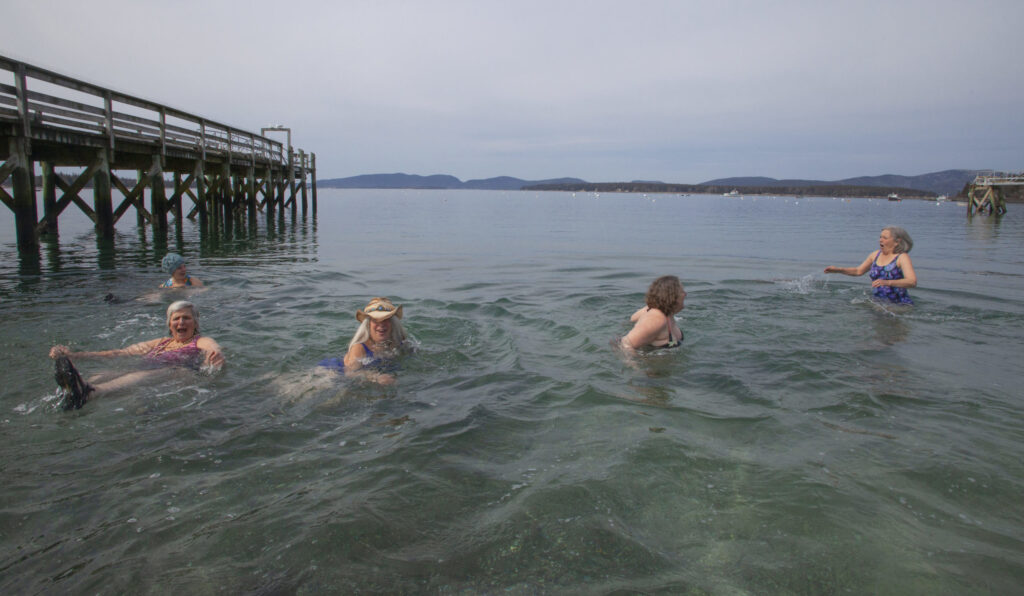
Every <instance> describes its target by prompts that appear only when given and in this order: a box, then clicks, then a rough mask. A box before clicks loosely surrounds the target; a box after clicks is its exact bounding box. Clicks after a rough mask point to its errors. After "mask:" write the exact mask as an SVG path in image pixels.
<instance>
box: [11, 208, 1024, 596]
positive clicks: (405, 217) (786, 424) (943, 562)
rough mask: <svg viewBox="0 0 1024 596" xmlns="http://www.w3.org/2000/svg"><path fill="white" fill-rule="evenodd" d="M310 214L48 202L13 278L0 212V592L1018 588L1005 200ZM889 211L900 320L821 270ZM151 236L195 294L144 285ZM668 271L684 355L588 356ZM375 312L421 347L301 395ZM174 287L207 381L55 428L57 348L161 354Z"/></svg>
mask: <svg viewBox="0 0 1024 596" xmlns="http://www.w3.org/2000/svg"><path fill="white" fill-rule="evenodd" d="M319 197H320V201H319V213H318V216H317V217H316V218H314V217H313V216H312V215H309V216H306V217H303V216H302V215H301V214H300V215H299V216H298V217H297V218H295V219H293V218H292V217H291V216H290V214H289V215H288V216H287V217H285V218H283V219H279V220H274V221H272V222H270V223H269V225H268V223H267V222H266V221H260V222H257V223H255V224H253V225H248V224H239V225H237V226H235V227H234V228H233V229H232V230H231V234H230V235H227V236H226V235H224V234H218V233H215V232H213V231H211V230H200V229H199V228H198V226H197V225H195V224H193V223H190V222H186V223H185V225H184V226H183V229H181V230H176V229H174V227H173V225H172V227H171V231H170V233H169V234H168V237H166V238H161V237H154V235H153V233H152V231H151V230H141V231H140V229H139V228H138V227H137V226H136V225H135V221H134V218H133V217H131V216H130V215H129V216H128V217H126V218H125V219H124V221H122V222H121V223H120V224H119V226H118V236H117V238H116V239H115V241H114V242H113V243H112V244H111V243H104V242H102V241H98V240H96V238H95V236H94V235H93V233H92V232H91V231H90V229H89V222H88V221H86V220H85V218H84V217H83V216H82V215H81V214H76V213H72V212H71V210H72V209H74V207H71V208H70V209H69V210H68V212H67V213H66V215H65V217H63V218H62V221H61V225H62V232H61V237H60V240H59V242H56V243H49V244H44V245H43V247H42V248H41V249H40V251H39V255H38V258H34V257H32V256H29V257H25V256H23V255H22V256H19V255H18V253H17V251H16V249H15V246H14V235H13V234H14V231H13V223H12V217H11V215H10V213H9V212H8V211H7V210H6V209H3V210H0V212H2V214H0V331H2V333H0V345H2V347H0V350H2V352H0V353H2V357H3V360H4V364H5V365H4V366H3V367H2V368H0V466H2V477H3V482H4V484H5V486H4V490H3V491H2V493H0V591H2V592H3V593H8V594H13V593H126V592H127V593H141V594H147V593H150V594H166V593H173V592H174V591H178V592H183V593H192V594H221V593H228V594H235V593H258V594H319V593H324V592H328V593H330V592H333V593H441V594H448V593H466V594H476V593H511V594H535V593H558V594H566V593H568V594H573V593H575V594H596V593H635V592H641V593H666V594H669V593H671V594H677V593H686V594H703V593H709V594H766V593H773V594H828V593H854V594H865V593H871V594H1008V593H1015V592H1019V591H1020V589H1021V586H1022V585H1024V508H1022V507H1021V503H1022V499H1024V464H1022V463H1021V461H1022V458H1021V453H1024V402H1022V397H1021V389H1020V380H1021V379H1022V378H1024V365H1022V362H1024V359H1022V357H1021V356H1022V354H1024V300H1022V297H1024V206H1017V205H1011V206H1010V213H1009V214H1008V215H1007V216H1005V217H1003V218H1001V219H995V218H990V217H974V218H973V219H968V218H967V217H966V215H965V211H966V207H963V206H958V205H956V204H953V203H944V204H936V203H932V202H923V201H902V202H899V203H891V202H888V201H880V200H868V199H856V200H849V201H846V200H838V199H830V198H802V199H794V198H792V197H788V198H787V197H774V198H768V197H757V198H754V197H743V198H726V197H714V196H672V195H640V194H601V195H595V194H593V193H576V194H572V193H530V192H509V193H503V192H486V191H429V190H394V191H383V190H380V191H369V190H366V191H364V190H346V191H339V190H326V189H325V190H321V191H320V193H319ZM885 225H901V226H903V227H905V228H907V229H908V231H909V232H910V233H911V235H912V236H913V237H914V240H915V246H914V250H913V251H912V253H911V257H912V258H913V262H914V266H915V269H916V271H917V274H918V278H919V287H917V288H915V289H913V290H911V295H912V296H913V298H914V299H915V301H916V305H915V306H914V307H911V308H902V309H900V308H885V307H881V306H879V305H876V304H875V303H873V302H872V301H871V300H869V299H868V296H869V286H870V283H869V280H868V279H867V277H866V276H865V277H862V278H851V277H845V276H838V275H829V276H826V275H824V274H823V273H822V269H823V268H824V267H825V266H826V265H832V264H834V265H847V266H849V265H857V264H859V263H860V262H861V261H862V260H863V259H864V258H865V257H866V256H867V255H868V253H870V252H871V251H873V250H874V249H875V248H877V239H878V233H879V230H880V229H881V228H882V227H883V226H885ZM168 249H171V250H177V251H179V252H181V253H182V254H183V255H185V257H186V259H187V260H188V262H189V271H190V272H191V273H192V274H194V275H196V276H198V277H200V278H201V279H202V280H204V281H205V282H206V283H207V284H208V285H209V287H208V288H207V289H206V290H204V291H199V292H194V293H188V292H185V293H176V294H170V293H163V294H161V293H155V292H154V291H153V288H155V287H156V286H157V285H158V284H159V283H161V282H162V281H163V280H164V279H165V277H166V276H165V275H163V274H162V272H161V271H160V270H159V260H160V258H161V257H162V256H163V254H164V253H165V252H166V251H167V250H168ZM663 274H675V275H678V276H679V277H680V278H681V279H682V280H683V282H684V284H685V286H686V289H687V292H688V298H687V301H686V308H685V310H683V311H682V312H681V313H680V314H679V315H678V317H677V319H678V321H679V324H680V327H682V329H683V330H684V332H685V335H686V340H685V343H684V345H683V347H682V348H681V349H677V350H671V351H662V352H654V353H650V354H645V355H643V356H641V357H637V358H632V359H627V358H624V357H623V355H621V354H620V353H618V352H617V351H616V350H614V349H613V348H612V347H611V346H610V340H612V338H614V337H616V336H619V335H622V334H623V333H625V332H626V331H628V329H629V323H628V317H629V315H630V314H631V313H632V312H633V311H634V310H635V309H636V308H639V307H640V306H641V305H642V303H643V294H644V291H645V290H646V288H647V285H648V284H649V283H650V282H651V280H653V279H654V278H655V277H657V276H659V275H663ZM107 294H112V295H113V296H114V297H116V300H114V301H110V302H108V301H105V300H104V297H105V296H106V295H107ZM378 295H381V296H389V297H390V298H392V299H393V300H394V301H395V302H396V303H400V304H403V305H404V310H405V319H404V323H405V326H406V328H407V330H408V331H409V332H410V333H411V334H412V335H413V336H414V337H415V339H416V341H417V343H418V345H419V350H418V352H417V353H416V354H414V355H412V356H409V357H407V358H405V359H404V360H403V361H402V363H401V370H400V371H399V372H398V378H399V381H398V383H397V384H396V385H395V386H392V387H379V386H375V385H365V384H359V383H351V382H346V381H344V380H340V379H331V378H325V377H324V376H323V375H319V374H316V372H315V371H314V364H315V363H316V362H317V361H319V360H320V359H321V358H323V357H325V356H330V355H341V354H342V353H343V352H344V350H345V348H346V346H347V343H348V340H349V338H350V337H351V334H352V333H353V331H354V330H355V327H356V321H355V319H354V311H355V310H356V309H357V308H359V307H361V306H363V305H364V304H365V303H366V301H367V300H368V299H369V298H370V297H373V296H378ZM183 296H190V298H191V299H192V300H193V301H194V302H196V303H197V304H198V305H199V308H200V311H201V318H200V324H201V329H202V331H203V333H205V334H207V335H209V336H211V337H213V338H215V339H216V340H217V341H218V342H219V343H220V344H221V345H222V346H223V348H224V350H225V353H226V356H227V358H228V366H227V367H226V368H225V370H224V371H222V372H221V373H219V374H213V375H208V374H199V375H193V374H191V373H183V374H182V375H181V376H180V377H177V378H172V379H170V380H169V381H166V382H163V383H161V384H160V385H159V386H148V387H139V388H136V389H132V390H128V391H123V392H121V393H116V394H111V395H106V396H102V397H99V398H97V399H95V400H93V401H91V402H89V403H88V404H87V405H86V406H85V407H84V408H83V409H82V410H79V411H75V412H63V411H59V410H58V409H57V408H56V402H55V400H54V398H53V392H54V389H55V385H54V381H53V365H52V361H51V360H49V359H48V358H47V356H46V353H47V350H48V349H49V347H50V346H51V345H53V344H55V343H66V344H70V345H71V346H72V347H73V348H75V349H84V350H94V349H108V348H113V347H121V346H125V345H128V344H131V343H134V342H138V341H143V340H147V339H151V338H154V337H158V336H160V335H162V334H163V333H164V332H165V329H164V325H163V321H164V314H163V311H164V309H165V308H166V305H167V304H168V303H169V302H170V301H171V300H172V299H176V298H181V297H183ZM78 365H79V368H80V369H81V370H82V371H83V373H85V374H86V375H90V374H93V373H99V372H102V371H104V370H110V369H116V370H126V369H129V368H130V367H131V366H133V363H132V362H130V361H129V362H124V361H102V360H81V361H79V362H78Z"/></svg>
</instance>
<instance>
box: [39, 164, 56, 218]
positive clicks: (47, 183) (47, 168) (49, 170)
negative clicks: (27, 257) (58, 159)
mask: <svg viewBox="0 0 1024 596" xmlns="http://www.w3.org/2000/svg"><path fill="white" fill-rule="evenodd" d="M39 165H40V166H41V167H42V170H43V173H42V177H43V223H42V225H41V226H40V228H39V231H40V233H42V234H45V235H47V236H54V237H56V236H58V235H60V229H59V227H58V225H57V215H58V213H57V181H56V180H54V179H53V177H54V176H56V175H57V174H56V173H55V172H54V171H53V163H52V162H48V161H44V162H40V164H39Z"/></svg>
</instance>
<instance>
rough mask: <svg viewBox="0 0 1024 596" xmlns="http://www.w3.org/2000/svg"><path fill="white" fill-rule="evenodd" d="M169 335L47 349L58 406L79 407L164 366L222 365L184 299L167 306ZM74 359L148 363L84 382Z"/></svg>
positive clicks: (194, 311) (193, 309)
mask: <svg viewBox="0 0 1024 596" xmlns="http://www.w3.org/2000/svg"><path fill="white" fill-rule="evenodd" d="M167 329H168V331H169V337H158V338H156V339H151V340H149V341H144V342H140V343H137V344H133V345H130V346H128V347H127V348H121V349H115V350H103V351H99V352H72V351H71V350H70V349H69V348H68V347H67V346H62V345H56V346H53V347H52V348H50V358H53V359H54V360H56V361H57V362H56V373H55V378H56V379H57V384H58V385H60V391H61V393H62V396H61V402H62V403H61V406H62V407H63V408H64V409H65V410H70V409H72V408H75V409H77V408H81V407H82V406H83V405H84V404H85V402H86V400H87V399H88V398H89V397H93V396H95V395H97V394H99V393H104V392H108V391H113V390H116V389H121V388H124V387H128V386H131V385H135V384H137V383H140V382H143V381H146V380H149V379H152V378H154V377H157V376H160V375H162V374H165V371H166V370H167V369H168V368H173V367H179V368H182V367H183V368H191V369H195V370H199V368H200V367H201V366H203V365H209V366H211V367H214V368H219V367H221V366H223V365H224V354H223V353H222V352H221V349H220V345H218V344H217V342H216V341H214V340H213V338H211V337H207V336H204V335H200V334H199V310H198V309H197V308H196V306H195V305H194V304H192V303H191V302H188V301H186V300H178V301H177V302H174V303H172V304H171V305H170V306H168V307H167ZM72 356H73V357H75V358H113V357H118V356H141V357H142V358H143V360H144V361H145V362H146V363H147V364H148V365H149V366H148V367H147V369H146V370H139V371H134V372H130V373H126V374H122V375H118V376H116V377H114V378H111V379H108V380H105V381H103V382H98V380H99V378H98V377H94V378H93V379H91V380H92V381H93V382H94V383H95V384H93V383H87V382H85V381H84V380H83V379H82V377H81V375H79V374H78V370H76V369H75V366H74V364H72V362H71V357H72Z"/></svg>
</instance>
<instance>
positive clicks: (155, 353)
mask: <svg viewBox="0 0 1024 596" xmlns="http://www.w3.org/2000/svg"><path fill="white" fill-rule="evenodd" d="M172 341H174V340H173V339H172V338H167V339H164V340H161V341H160V343H158V344H157V345H155V346H153V349H151V350H150V351H149V353H148V354H146V355H145V356H143V358H145V359H146V361H147V362H150V363H152V364H159V365H161V366H183V367H186V368H199V364H200V363H201V362H202V357H203V351H202V350H201V349H199V344H198V342H199V334H198V333H197V334H196V335H194V336H193V337H192V341H190V342H189V343H187V344H185V345H183V346H181V347H180V348H174V349H173V350H168V349H166V348H167V345H168V344H170V343H171V342H172Z"/></svg>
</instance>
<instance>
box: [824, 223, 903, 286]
mask: <svg viewBox="0 0 1024 596" xmlns="http://www.w3.org/2000/svg"><path fill="white" fill-rule="evenodd" d="M878 247H879V248H878V250H877V251H875V252H873V253H871V254H869V255H868V258H866V259H864V262H863V263H861V264H860V265H858V266H857V267H835V266H832V265H830V266H828V267H825V273H842V274H843V275H852V276H858V275H864V274H865V273H867V272H869V271H870V272H871V273H870V277H871V280H872V281H871V288H872V290H871V294H872V296H874V297H875V298H877V299H879V300H885V301H887V302H895V303H898V304H913V303H914V301H913V300H911V299H910V295H909V294H907V288H913V287H916V286H917V274H916V273H914V264H913V263H911V262H910V255H909V254H907V253H909V252H910V249H912V248H914V241H913V240H911V239H910V234H908V233H907V231H906V230H904V229H903V228H898V227H896V226H888V227H885V228H882V233H881V234H879V236H878Z"/></svg>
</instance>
